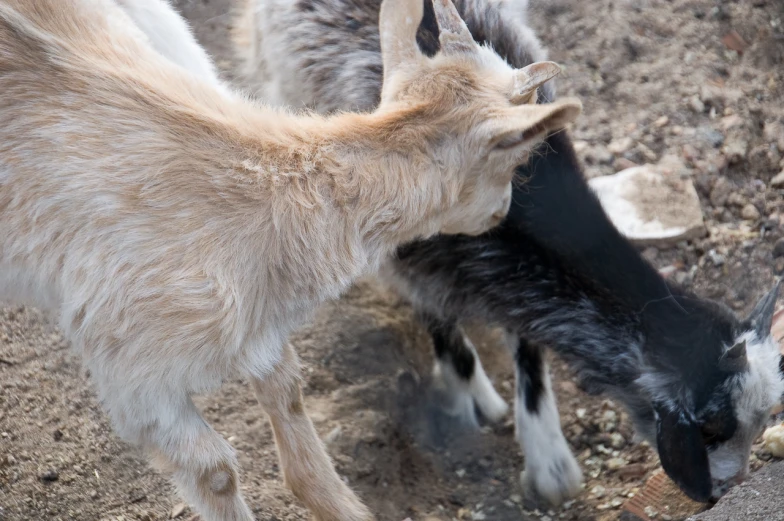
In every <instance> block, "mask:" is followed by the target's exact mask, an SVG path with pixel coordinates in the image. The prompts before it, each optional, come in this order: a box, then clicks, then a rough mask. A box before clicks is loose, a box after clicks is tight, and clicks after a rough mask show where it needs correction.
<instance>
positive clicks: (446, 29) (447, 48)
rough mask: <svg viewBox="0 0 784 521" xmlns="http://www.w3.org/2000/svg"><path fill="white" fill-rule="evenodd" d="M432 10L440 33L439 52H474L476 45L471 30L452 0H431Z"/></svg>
mask: <svg viewBox="0 0 784 521" xmlns="http://www.w3.org/2000/svg"><path fill="white" fill-rule="evenodd" d="M433 11H434V12H435V15H436V23H437V24H438V29H439V31H440V34H439V36H438V41H439V43H440V44H441V52H443V53H446V54H452V53H458V52H476V49H477V45H476V43H475V42H474V37H473V36H471V31H469V30H468V26H467V25H466V24H465V22H464V21H463V19H462V18H460V13H458V12H457V8H456V7H455V4H453V3H452V0H433Z"/></svg>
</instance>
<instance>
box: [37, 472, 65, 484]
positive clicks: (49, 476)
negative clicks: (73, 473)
mask: <svg viewBox="0 0 784 521" xmlns="http://www.w3.org/2000/svg"><path fill="white" fill-rule="evenodd" d="M38 477H39V479H40V480H41V481H46V482H52V481H57V480H58V479H60V474H59V473H58V472H57V471H56V470H54V469H49V470H47V471H46V472H44V473H43V474H41V475H39V476H38Z"/></svg>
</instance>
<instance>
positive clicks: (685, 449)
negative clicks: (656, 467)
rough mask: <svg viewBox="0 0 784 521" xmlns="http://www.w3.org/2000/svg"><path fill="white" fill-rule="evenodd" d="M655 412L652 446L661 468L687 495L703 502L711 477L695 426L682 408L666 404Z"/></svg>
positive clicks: (706, 498)
mask: <svg viewBox="0 0 784 521" xmlns="http://www.w3.org/2000/svg"><path fill="white" fill-rule="evenodd" d="M656 416H657V422H656V448H657V450H658V451H659V459H660V460H661V464H662V467H663V468H664V472H666V473H667V475H668V476H669V477H670V479H672V480H673V481H674V482H675V483H676V484H677V485H678V486H679V487H680V488H681V490H683V491H684V492H685V493H686V495H687V496H689V497H690V498H692V499H693V500H695V501H699V502H702V503H705V502H707V501H708V500H710V498H711V493H712V491H713V480H712V479H711V473H710V465H709V463H708V452H707V450H706V448H705V444H704V442H703V440H702V433H701V432H700V428H699V426H698V425H697V424H696V423H695V422H693V421H691V420H690V419H689V418H688V417H687V416H686V414H685V413H684V412H682V411H672V410H669V409H668V408H666V407H657V408H656Z"/></svg>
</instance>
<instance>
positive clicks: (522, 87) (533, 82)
mask: <svg viewBox="0 0 784 521" xmlns="http://www.w3.org/2000/svg"><path fill="white" fill-rule="evenodd" d="M560 73H561V67H560V65H558V64H557V63H555V62H536V63H532V64H531V65H528V66H527V67H524V68H522V69H518V70H517V71H515V77H514V78H515V79H514V86H513V87H512V98H511V102H512V103H514V104H515V105H520V104H522V103H528V102H530V100H531V98H532V95H533V94H534V93H535V92H536V89H537V88H538V87H539V86H541V85H544V84H545V83H546V82H547V81H549V80H551V79H553V78H555V77H556V76H558V75H559V74H560Z"/></svg>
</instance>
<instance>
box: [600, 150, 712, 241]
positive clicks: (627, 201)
mask: <svg viewBox="0 0 784 521" xmlns="http://www.w3.org/2000/svg"><path fill="white" fill-rule="evenodd" d="M588 183H589V184H590V186H591V188H592V189H593V190H594V192H595V193H596V195H597V196H598V197H599V200H600V201H601V203H602V206H603V207H604V210H605V212H607V215H608V216H609V217H610V220H611V221H612V222H613V224H614V225H615V226H616V228H618V230H619V231H620V232H621V233H622V234H624V235H625V236H626V237H628V238H629V239H630V240H631V241H632V242H635V243H637V244H639V245H644V246H657V247H668V246H672V245H674V244H676V243H678V242H680V241H683V240H688V239H695V238H698V237H702V236H704V235H705V233H706V230H705V223H704V221H703V218H702V209H701V208H700V200H699V197H698V196H697V190H696V189H695V188H694V184H693V183H692V182H691V180H690V179H688V178H686V179H682V178H681V176H680V175H679V172H677V171H674V170H673V169H670V168H667V167H664V166H655V165H650V164H647V165H642V166H636V167H633V168H627V169H626V170H622V171H621V172H618V173H617V174H614V175H609V176H603V177H595V178H593V179H590V180H589V181H588Z"/></svg>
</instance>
